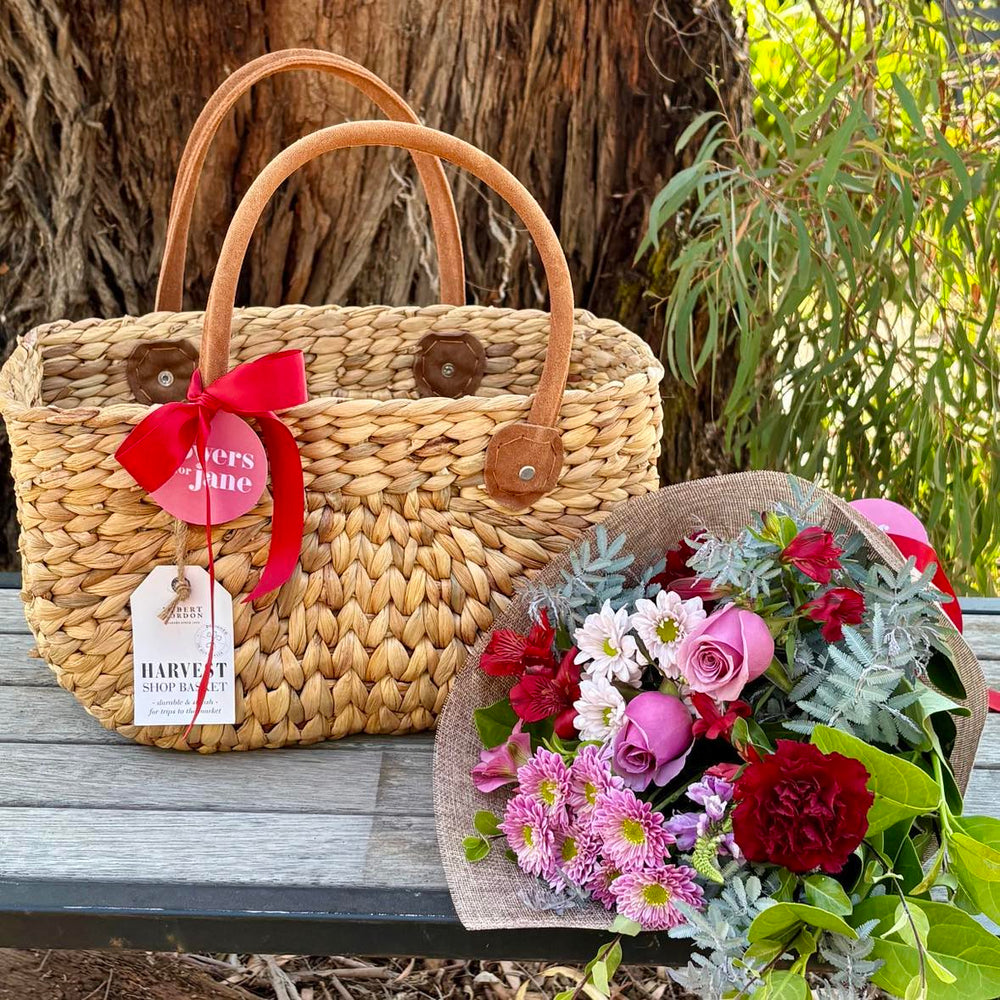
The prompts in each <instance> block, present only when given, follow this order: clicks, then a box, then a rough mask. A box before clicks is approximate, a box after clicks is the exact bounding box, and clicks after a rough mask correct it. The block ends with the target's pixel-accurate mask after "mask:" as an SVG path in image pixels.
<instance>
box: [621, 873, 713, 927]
mask: <svg viewBox="0 0 1000 1000" xmlns="http://www.w3.org/2000/svg"><path fill="white" fill-rule="evenodd" d="M694 877H695V871H694V869H693V868H686V867H678V866H677V865H661V866H659V867H658V868H647V869H645V870H644V871H638V872H631V873H629V874H626V875H621V876H619V877H618V878H616V879H615V880H614V882H612V883H611V886H610V892H611V895H612V896H614V899H615V904H616V906H617V908H618V912H619V913H620V914H621V915H622V916H625V917H628V918H629V919H630V920H634V921H636V923H638V924H641V925H642V929H643V930H646V931H666V930H669V929H670V928H671V927H676V926H677V925H678V924H682V923H683V922H684V919H685V918H684V914H683V913H681V911H680V910H679V909H678V908H677V906H676V905H675V904H676V903H678V902H681V903H687V904H688V906H693V907H701V905H702V903H703V902H704V896H703V894H702V890H701V886H700V885H698V884H697V883H696V882H695V880H694Z"/></svg>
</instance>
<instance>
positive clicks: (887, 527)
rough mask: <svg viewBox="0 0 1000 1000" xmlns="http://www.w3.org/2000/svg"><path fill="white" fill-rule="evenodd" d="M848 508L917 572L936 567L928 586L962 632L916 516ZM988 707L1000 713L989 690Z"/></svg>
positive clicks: (894, 508)
mask: <svg viewBox="0 0 1000 1000" xmlns="http://www.w3.org/2000/svg"><path fill="white" fill-rule="evenodd" d="M851 506H852V507H853V508H854V509H855V510H856V511H858V513H860V514H863V515H864V516H865V517H867V518H868V520H869V521H872V522H873V523H874V524H876V525H878V527H880V528H881V529H882V530H883V531H884V532H885V533H886V534H887V535H888V536H889V538H890V539H892V541H893V543H894V544H895V546H896V548H897V549H899V551H900V552H901V553H902V554H903V556H904V558H906V559H909V558H910V557H912V558H913V559H914V560H915V561H916V567H917V569H918V570H919V571H920V572H923V571H924V570H925V569H926V568H927V567H928V566H930V564H931V563H934V564H935V565H936V566H937V571H936V572H935V574H934V579H933V580H932V581H931V582H932V583H933V584H934V586H935V587H937V589H938V590H940V591H941V592H942V593H944V594H948V595H949V596H950V597H951V600H950V601H949V602H948V603H946V604H943V605H942V606H941V608H942V610H943V611H944V613H945V614H946V615H947V616H948V617H949V618H950V619H951V621H952V624H953V625H954V626H955V628H957V629H958V631H959V632H961V631H963V625H964V622H963V620H962V608H961V607H960V605H959V603H958V596H957V595H956V593H955V588H954V587H953V586H952V585H951V581H950V580H949V579H948V575H947V574H946V573H945V571H944V567H943V566H942V564H941V560H940V559H939V558H938V554H937V553H936V552H935V551H934V549H933V547H932V546H931V545H930V539H929V537H928V535H927V529H926V528H925V527H924V526H923V524H922V523H921V522H920V519H919V518H918V517H917V516H916V514H914V513H913V512H912V511H910V510H907V509H906V508H905V507H904V506H902V504H898V503H895V502H894V501H892V500H883V499H880V498H874V497H872V498H865V499H861V500H852V501H851ZM989 706H990V711H993V712H1000V691H995V690H993V689H991V690H990V692H989Z"/></svg>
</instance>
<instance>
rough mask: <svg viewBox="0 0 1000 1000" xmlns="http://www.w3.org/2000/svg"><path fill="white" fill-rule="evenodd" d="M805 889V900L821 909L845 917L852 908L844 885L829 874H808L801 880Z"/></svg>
mask: <svg viewBox="0 0 1000 1000" xmlns="http://www.w3.org/2000/svg"><path fill="white" fill-rule="evenodd" d="M802 884H803V886H804V887H805V891H806V902H808V903H809V904H810V905H811V906H818V907H819V908H820V909H821V910H826V911H827V912H829V913H836V914H837V916H838V917H846V916H848V915H849V914H850V912H851V910H853V909H854V906H853V904H852V903H851V899H850V897H849V896H848V895H847V893H846V892H845V891H844V887H843V886H842V885H841V884H840V883H839V882H838V881H837V880H836V879H835V878H830V876H829V875H809V876H808V877H806V878H804V879H803V880H802Z"/></svg>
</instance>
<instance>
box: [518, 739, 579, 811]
mask: <svg viewBox="0 0 1000 1000" xmlns="http://www.w3.org/2000/svg"><path fill="white" fill-rule="evenodd" d="M517 780H518V783H519V785H520V792H521V794H522V795H528V796H530V797H531V798H533V799H536V800H537V801H539V802H540V803H541V804H542V805H543V806H544V807H545V810H546V812H548V813H550V814H551V815H552V816H553V817H559V818H561V817H563V816H564V815H565V813H566V806H567V804H568V801H569V794H570V776H569V768H568V767H567V766H566V761H564V760H563V759H562V757H560V756H559V754H557V753H552V751H551V750H545V749H544V748H540V749H539V750H537V751H536V752H535V755H534V756H533V757H532V758H531V759H530V760H529V761H528V763H527V764H524V765H523V766H522V767H520V768H519V769H518V772H517Z"/></svg>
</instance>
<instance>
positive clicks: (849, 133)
mask: <svg viewBox="0 0 1000 1000" xmlns="http://www.w3.org/2000/svg"><path fill="white" fill-rule="evenodd" d="M857 125H858V110H857V108H852V110H851V113H850V114H849V115H848V116H847V117H846V118H845V119H844V121H843V123H842V124H841V125H840V127H839V128H838V129H837V131H836V132H834V134H833V137H832V139H831V140H830V145H829V147H828V148H827V151H826V157H825V159H824V162H823V168H822V169H821V170H820V172H819V176H818V177H817V178H816V198H817V200H818V201H819V203H820V204H823V202H825V201H826V197H827V192H828V191H829V189H830V185H831V184H832V183H833V181H834V178H835V177H836V175H837V170H838V169H839V167H840V164H841V162H842V160H843V158H844V153H845V152H846V151H847V146H848V144H849V143H850V141H851V139H852V138H853V136H854V130H855V129H856V128H857Z"/></svg>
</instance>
